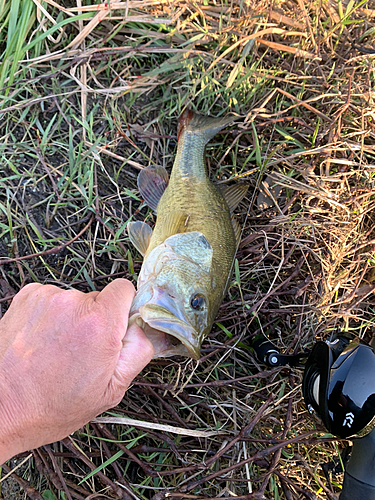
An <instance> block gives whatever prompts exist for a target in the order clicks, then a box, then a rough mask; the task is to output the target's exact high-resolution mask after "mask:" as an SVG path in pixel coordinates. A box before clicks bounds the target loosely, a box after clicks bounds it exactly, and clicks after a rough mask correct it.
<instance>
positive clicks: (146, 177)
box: [137, 166, 169, 212]
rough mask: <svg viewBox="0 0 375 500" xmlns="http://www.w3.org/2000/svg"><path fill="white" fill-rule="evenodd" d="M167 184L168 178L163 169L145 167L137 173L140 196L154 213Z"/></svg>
mask: <svg viewBox="0 0 375 500" xmlns="http://www.w3.org/2000/svg"><path fill="white" fill-rule="evenodd" d="M168 182H169V176H168V173H167V171H166V170H165V168H164V167H159V166H156V167H146V168H144V169H143V170H141V171H140V172H139V175H138V178H137V185H138V189H139V192H140V195H141V197H142V198H143V199H144V201H145V202H146V203H147V205H148V206H149V207H150V208H152V210H154V211H155V212H156V210H157V208H158V204H159V201H160V198H161V197H162V196H163V193H164V191H165V190H166V188H167V186H168Z"/></svg>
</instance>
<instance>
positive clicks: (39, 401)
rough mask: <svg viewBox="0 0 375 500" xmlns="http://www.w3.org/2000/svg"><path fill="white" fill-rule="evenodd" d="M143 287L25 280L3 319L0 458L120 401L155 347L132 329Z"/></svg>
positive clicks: (51, 438) (57, 436)
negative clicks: (83, 288) (75, 286)
mask: <svg viewBox="0 0 375 500" xmlns="http://www.w3.org/2000/svg"><path fill="white" fill-rule="evenodd" d="M134 294H135V290H134V287H133V285H132V284H131V283H130V282H129V281H127V280H123V279H117V280H115V281H113V282H112V283H110V284H109V285H108V286H106V287H105V288H104V289H103V290H102V291H101V292H91V293H86V294H85V293H82V292H79V291H78V290H61V289H60V288H57V287H56V286H53V285H40V284H36V283H34V284H30V285H27V286H25V287H24V288H23V289H22V290H21V291H20V292H19V293H18V294H17V295H16V296H15V297H14V299H13V302H12V304H11V306H10V308H9V310H8V311H7V312H6V314H5V315H4V317H3V318H2V319H1V321H0V422H1V425H0V464H2V463H3V462H4V461H5V460H8V459H9V458H11V457H12V456H14V455H15V454H17V453H20V452H22V451H26V450H29V449H32V448H37V447H38V446H42V445H44V444H47V443H51V442H53V441H58V440H60V439H63V438H64V437H66V436H67V435H69V434H70V433H72V432H74V431H75V430H77V429H79V428H80V427H82V426H83V425H84V424H86V423H87V422H89V421H90V420H91V419H93V418H94V417H95V416H97V415H98V414H99V413H101V412H103V411H105V410H106V409H108V408H110V407H113V406H116V405H117V404H118V403H119V402H120V401H121V399H122V397H123V396H124V393H125V390H126V389H127V388H128V386H129V384H130V382H131V381H132V380H133V378H134V377H135V376H136V375H137V374H138V373H139V372H140V371H141V370H142V369H143V368H144V367H145V366H146V364H147V363H148V362H149V361H150V360H151V358H152V356H153V353H154V348H153V347H152V344H151V342H150V341H149V340H148V339H147V337H146V336H145V334H144V333H143V331H142V330H141V329H140V328H139V327H138V326H136V325H133V326H131V327H130V328H129V329H128V330H127V324H128V314H129V309H130V305H131V303H132V300H133V297H134Z"/></svg>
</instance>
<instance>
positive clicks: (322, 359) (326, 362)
mask: <svg viewBox="0 0 375 500" xmlns="http://www.w3.org/2000/svg"><path fill="white" fill-rule="evenodd" d="M252 347H253V349H254V351H255V353H256V355H257V358H258V359H259V361H261V362H263V363H265V364H266V365H267V366H271V367H274V366H280V365H285V364H288V365H290V366H296V365H298V364H300V363H301V359H302V358H304V357H307V356H308V358H307V361H306V363H305V370H304V376H303V382H302V392H303V396H304V399H305V402H306V406H307V409H308V411H309V412H310V413H314V412H315V413H316V414H317V415H318V416H319V417H320V418H321V420H322V421H323V424H324V425H325V427H326V428H327V430H328V431H329V432H330V433H332V434H334V435H336V436H339V437H341V438H345V439H348V438H351V439H353V451H352V455H351V458H350V460H349V462H348V465H347V467H346V471H345V476H344V484H343V489H342V493H341V495H340V500H375V353H374V351H373V349H372V348H371V347H370V346H369V345H365V344H363V343H361V342H359V341H354V340H350V339H348V338H346V337H345V336H336V337H334V338H333V339H331V340H330V341H325V342H321V341H320V342H317V343H316V344H315V346H314V347H313V349H312V350H311V352H310V353H308V354H307V353H303V354H299V355H294V354H293V355H285V354H280V352H279V351H278V349H277V348H276V347H275V346H274V345H273V344H272V342H270V341H269V340H268V339H267V338H266V337H264V336H262V338H256V339H255V341H254V343H253V344H252ZM357 438H358V439H357Z"/></svg>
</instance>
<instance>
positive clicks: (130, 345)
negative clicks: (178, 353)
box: [110, 325, 155, 402]
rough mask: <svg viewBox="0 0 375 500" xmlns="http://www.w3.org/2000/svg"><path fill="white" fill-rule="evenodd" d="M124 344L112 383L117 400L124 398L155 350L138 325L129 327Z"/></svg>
mask: <svg viewBox="0 0 375 500" xmlns="http://www.w3.org/2000/svg"><path fill="white" fill-rule="evenodd" d="M123 344H124V346H123V348H122V349H121V352H120V357H119V360H118V362H117V366H116V368H115V372H114V374H113V377H112V380H111V384H110V385H111V387H110V392H112V395H111V396H112V397H113V398H114V399H115V400H117V402H119V401H120V400H121V399H122V397H123V395H124V392H125V390H126V389H127V388H128V387H129V384H130V383H131V381H132V380H133V379H134V377H136V376H137V375H138V374H139V373H140V372H141V371H142V370H143V368H144V367H145V366H146V365H147V364H148V363H149V362H150V361H151V359H152V357H153V355H154V352H155V351H154V347H153V345H152V344H151V342H150V341H149V340H148V338H147V337H146V335H145V334H144V332H143V330H142V329H141V328H139V326H137V325H132V326H130V327H129V328H128V330H127V332H126V334H125V337H124V340H123ZM111 399H112V398H111Z"/></svg>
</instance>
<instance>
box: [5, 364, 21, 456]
mask: <svg viewBox="0 0 375 500" xmlns="http://www.w3.org/2000/svg"><path fill="white" fill-rule="evenodd" d="M0 379H2V382H0V464H3V463H4V462H6V461H7V460H9V459H10V458H12V457H14V456H15V455H17V454H18V453H21V452H23V451H26V450H27V446H23V443H25V444H26V439H25V437H26V436H25V435H24V433H25V431H26V432H27V430H26V429H25V428H23V426H22V422H21V420H20V419H22V415H23V413H22V408H19V407H17V405H16V404H15V402H14V401H13V400H12V398H11V397H10V391H9V388H8V387H7V386H6V384H4V378H3V377H2V376H1V372H0Z"/></svg>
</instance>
